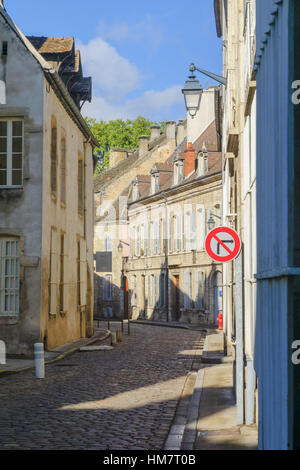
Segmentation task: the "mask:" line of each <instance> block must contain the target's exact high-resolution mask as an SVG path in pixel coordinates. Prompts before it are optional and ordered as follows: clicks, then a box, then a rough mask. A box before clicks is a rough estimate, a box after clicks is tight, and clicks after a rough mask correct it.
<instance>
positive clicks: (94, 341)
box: [0, 330, 111, 377]
mask: <svg viewBox="0 0 300 470" xmlns="http://www.w3.org/2000/svg"><path fill="white" fill-rule="evenodd" d="M110 335H111V332H110V331H109V330H107V331H106V334H105V336H103V337H101V338H91V340H90V341H88V342H87V343H86V344H85V346H88V345H92V344H93V343H96V342H97V341H104V340H106V339H107V338H109V337H110ZM81 347H82V346H78V347H76V348H73V349H70V350H69V351H66V352H65V353H61V354H59V355H58V356H57V357H55V358H53V359H50V360H48V361H45V365H48V364H52V363H53V362H57V361H60V360H62V359H64V358H65V357H67V356H71V355H72V354H74V353H75V352H77V351H79V349H80V348H81ZM34 367H35V365H32V366H26V367H22V368H21V369H15V370H0V377H3V376H4V375H11V374H18V373H19V372H24V371H26V370H30V369H34Z"/></svg>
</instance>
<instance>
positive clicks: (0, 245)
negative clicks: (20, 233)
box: [0, 237, 20, 316]
mask: <svg viewBox="0 0 300 470" xmlns="http://www.w3.org/2000/svg"><path fill="white" fill-rule="evenodd" d="M19 284H20V243H19V240H18V239H17V238H10V237H9V238H5V239H3V238H1V239H0V316H15V315H18V314H19Z"/></svg>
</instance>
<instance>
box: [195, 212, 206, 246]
mask: <svg viewBox="0 0 300 470" xmlns="http://www.w3.org/2000/svg"><path fill="white" fill-rule="evenodd" d="M205 222H206V221H205V208H204V207H200V208H198V209H197V248H198V250H203V249H204V246H205V237H206V224H205Z"/></svg>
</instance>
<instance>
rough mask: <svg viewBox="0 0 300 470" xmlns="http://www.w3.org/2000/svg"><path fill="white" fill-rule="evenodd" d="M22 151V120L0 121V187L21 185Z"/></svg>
mask: <svg viewBox="0 0 300 470" xmlns="http://www.w3.org/2000/svg"><path fill="white" fill-rule="evenodd" d="M23 149H24V125H23V120H22V119H17V118H15V119H5V120H0V187H8V188H10V187H21V186H22V185H23V157H24V155H23V152H24V150H23Z"/></svg>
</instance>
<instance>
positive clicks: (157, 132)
mask: <svg viewBox="0 0 300 470" xmlns="http://www.w3.org/2000/svg"><path fill="white" fill-rule="evenodd" d="M150 129H151V136H150V141H151V142H152V140H155V139H157V138H158V137H159V136H160V126H159V125H158V124H153V126H150Z"/></svg>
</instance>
